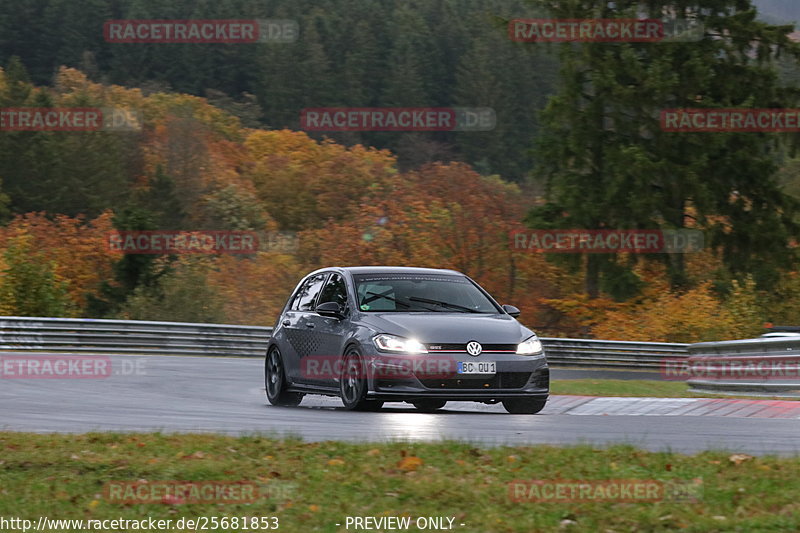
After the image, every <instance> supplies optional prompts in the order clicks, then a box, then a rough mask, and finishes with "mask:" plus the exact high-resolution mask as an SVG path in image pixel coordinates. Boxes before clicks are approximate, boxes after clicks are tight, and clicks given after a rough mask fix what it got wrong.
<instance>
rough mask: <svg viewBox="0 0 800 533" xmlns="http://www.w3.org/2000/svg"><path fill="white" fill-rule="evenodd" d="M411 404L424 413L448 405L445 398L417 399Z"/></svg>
mask: <svg viewBox="0 0 800 533" xmlns="http://www.w3.org/2000/svg"><path fill="white" fill-rule="evenodd" d="M411 404H412V405H413V406H414V407H415V408H416V409H417V410H418V411H422V412H423V413H433V412H436V411H438V410H439V409H441V408H442V407H444V406H445V405H447V402H446V401H445V400H434V399H430V400H417V401H415V402H411Z"/></svg>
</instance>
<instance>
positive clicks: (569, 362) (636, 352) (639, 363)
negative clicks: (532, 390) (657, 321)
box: [541, 338, 689, 370]
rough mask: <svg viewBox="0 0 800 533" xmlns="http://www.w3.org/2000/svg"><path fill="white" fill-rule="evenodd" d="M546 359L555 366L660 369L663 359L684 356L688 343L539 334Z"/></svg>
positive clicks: (682, 357)
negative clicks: (558, 336)
mask: <svg viewBox="0 0 800 533" xmlns="http://www.w3.org/2000/svg"><path fill="white" fill-rule="evenodd" d="M541 340H542V344H543V345H544V351H545V353H546V354H547V361H548V362H549V363H550V364H555V365H558V366H582V367H593V368H616V369H620V370H662V369H663V368H664V361H665V360H674V359H685V358H686V357H687V356H688V353H687V347H688V346H689V345H688V344H677V343H661V342H630V341H602V340H586V339H561V338H542V339H541Z"/></svg>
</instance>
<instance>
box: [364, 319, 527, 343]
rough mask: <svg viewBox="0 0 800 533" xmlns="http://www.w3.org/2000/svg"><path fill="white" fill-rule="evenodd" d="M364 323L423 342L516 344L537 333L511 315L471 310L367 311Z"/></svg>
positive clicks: (374, 328) (373, 327) (383, 331)
mask: <svg viewBox="0 0 800 533" xmlns="http://www.w3.org/2000/svg"><path fill="white" fill-rule="evenodd" d="M361 322H362V323H363V324H365V325H367V326H368V327H370V328H371V329H373V330H375V332H376V333H390V334H392V335H400V336H401V337H406V338H414V339H417V340H418V341H420V342H422V343H442V344H460V343H467V342H469V341H478V342H480V343H482V344H514V343H518V342H520V341H523V340H525V339H527V338H528V337H530V336H531V335H533V332H532V331H531V330H529V329H528V328H526V327H525V326H523V325H522V324H520V323H519V322H517V321H516V320H515V319H514V318H512V317H510V316H508V315H501V314H499V313H498V314H492V315H489V314H467V313H369V314H367V313H363V314H362V315H361Z"/></svg>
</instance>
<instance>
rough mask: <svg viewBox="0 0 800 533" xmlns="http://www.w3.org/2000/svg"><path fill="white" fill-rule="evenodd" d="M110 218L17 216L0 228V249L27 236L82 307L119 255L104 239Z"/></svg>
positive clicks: (109, 276) (35, 252)
mask: <svg viewBox="0 0 800 533" xmlns="http://www.w3.org/2000/svg"><path fill="white" fill-rule="evenodd" d="M111 217H112V215H111V213H103V214H102V215H100V216H99V217H97V218H95V219H94V220H89V221H87V220H84V219H83V218H82V217H75V218H71V217H68V216H65V215H56V216H54V217H52V218H49V217H48V216H46V214H45V213H28V214H26V215H21V216H17V217H16V218H15V219H13V220H12V221H11V222H10V223H9V224H8V225H7V226H5V227H2V228H0V248H2V249H6V248H7V247H8V246H9V241H10V240H11V239H14V238H17V237H21V236H24V237H26V242H27V243H28V245H29V246H30V251H31V253H33V254H36V255H41V256H42V257H44V258H45V259H46V260H48V261H49V262H50V263H51V264H53V265H54V273H55V275H56V277H57V279H59V280H63V281H66V282H67V291H68V294H69V298H70V300H71V301H72V302H73V304H74V305H75V307H76V308H77V309H83V308H84V307H85V305H86V298H87V296H88V295H89V294H92V293H95V292H97V291H98V290H99V288H100V286H101V284H102V283H103V281H106V280H108V279H110V278H111V277H112V270H113V264H114V262H115V260H116V259H117V258H118V253H117V252H113V251H111V250H110V248H109V245H108V240H107V236H108V234H109V233H110V232H111V231H112V230H113V226H112V223H111Z"/></svg>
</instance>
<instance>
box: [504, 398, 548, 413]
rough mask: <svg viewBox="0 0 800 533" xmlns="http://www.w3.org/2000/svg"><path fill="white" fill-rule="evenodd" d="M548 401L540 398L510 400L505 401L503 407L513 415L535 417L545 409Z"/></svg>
mask: <svg viewBox="0 0 800 533" xmlns="http://www.w3.org/2000/svg"><path fill="white" fill-rule="evenodd" d="M545 404H547V400H539V399H538V398H509V399H507V400H503V407H505V408H506V411H508V412H509V413H511V414H513V415H535V414H536V413H538V412H539V411H541V410H542V409H544V406H545Z"/></svg>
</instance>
